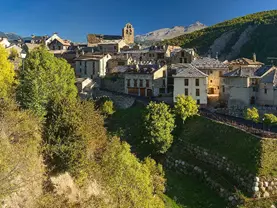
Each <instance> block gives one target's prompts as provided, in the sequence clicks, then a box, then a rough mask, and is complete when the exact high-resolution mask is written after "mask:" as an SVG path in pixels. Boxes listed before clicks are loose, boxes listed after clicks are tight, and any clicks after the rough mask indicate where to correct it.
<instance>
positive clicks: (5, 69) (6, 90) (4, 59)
mask: <svg viewBox="0 0 277 208" xmlns="http://www.w3.org/2000/svg"><path fill="white" fill-rule="evenodd" d="M0 74H1V75H0V98H7V97H8V96H9V95H10V94H11V93H12V89H13V85H14V84H16V81H15V79H14V77H15V73H14V69H13V65H12V63H11V62H10V61H9V60H8V53H7V51H6V50H5V49H4V48H3V47H2V46H1V45H0Z"/></svg>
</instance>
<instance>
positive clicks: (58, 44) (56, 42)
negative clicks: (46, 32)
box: [48, 38, 71, 51]
mask: <svg viewBox="0 0 277 208" xmlns="http://www.w3.org/2000/svg"><path fill="white" fill-rule="evenodd" d="M70 45H71V44H70V42H69V41H68V40H63V39H61V38H55V39H53V40H52V41H51V42H50V43H49V44H48V48H49V49H50V50H53V51H55V50H68V48H69V47H70Z"/></svg>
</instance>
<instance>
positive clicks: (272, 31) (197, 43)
mask: <svg viewBox="0 0 277 208" xmlns="http://www.w3.org/2000/svg"><path fill="white" fill-rule="evenodd" d="M276 20H277V10H272V11H265V12H259V13H255V14H251V15H246V16H244V17H239V18H235V19H232V20H228V21H225V22H222V23H219V24H216V25H214V26H211V27H208V28H205V29H203V30H200V31H195V32H193V33H190V34H185V35H182V36H179V37H176V38H173V39H171V40H166V41H164V43H166V44H172V45H180V46H183V47H187V48H191V47H193V48H196V49H197V51H198V53H199V54H203V53H207V52H208V50H209V47H210V46H211V45H212V44H213V42H214V41H215V40H216V39H217V38H218V37H220V36H221V35H222V34H223V33H224V32H228V31H231V30H232V31H235V35H234V37H232V40H231V42H232V44H228V47H226V49H225V51H223V53H224V52H225V53H227V52H230V48H231V46H232V45H233V44H234V40H236V39H238V37H239V35H240V34H241V31H243V30H244V29H246V28H247V27H248V26H249V25H253V24H255V25H259V26H258V28H257V29H256V31H255V32H254V34H253V35H252V38H251V40H250V41H249V42H248V43H247V44H245V45H244V46H243V47H242V49H241V52H240V55H239V56H243V57H249V58H251V56H252V53H253V52H255V53H256V54H257V57H258V58H259V60H261V61H266V57H267V56H277V49H276V47H274V43H276V40H277V37H276V30H277V29H276V28H277V21H276Z"/></svg>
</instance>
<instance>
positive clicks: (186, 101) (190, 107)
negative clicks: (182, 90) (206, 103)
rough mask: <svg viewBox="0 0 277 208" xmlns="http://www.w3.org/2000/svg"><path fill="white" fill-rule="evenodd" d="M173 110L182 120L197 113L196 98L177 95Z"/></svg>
mask: <svg viewBox="0 0 277 208" xmlns="http://www.w3.org/2000/svg"><path fill="white" fill-rule="evenodd" d="M174 112H175V114H176V115H177V116H179V117H180V118H181V119H182V120H183V121H185V120H186V119H187V118H189V117H192V116H195V115H197V113H198V106H197V103H196V100H195V99H193V98H192V97H191V96H184V95H178V96H177V97H176V103H175V105H174Z"/></svg>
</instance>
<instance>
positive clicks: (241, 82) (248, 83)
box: [221, 66, 277, 107]
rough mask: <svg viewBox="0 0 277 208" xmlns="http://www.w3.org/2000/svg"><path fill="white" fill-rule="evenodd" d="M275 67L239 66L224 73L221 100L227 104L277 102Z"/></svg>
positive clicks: (266, 103) (243, 104)
mask: <svg viewBox="0 0 277 208" xmlns="http://www.w3.org/2000/svg"><path fill="white" fill-rule="evenodd" d="M276 71H277V70H276V68H275V67H273V66H262V67H257V68H254V67H252V68H249V67H247V68H239V69H236V70H233V71H231V72H229V73H226V74H224V75H223V76H222V81H221V91H222V92H221V100H222V101H223V102H225V103H226V104H227V105H228V106H241V107H244V106H249V105H255V104H257V105H269V106H275V105H276V104H277V102H276V100H277V97H276V95H277V93H276V84H277V80H276V78H275V77H276Z"/></svg>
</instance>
